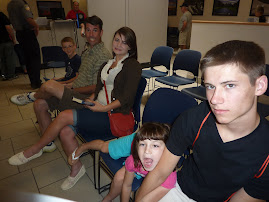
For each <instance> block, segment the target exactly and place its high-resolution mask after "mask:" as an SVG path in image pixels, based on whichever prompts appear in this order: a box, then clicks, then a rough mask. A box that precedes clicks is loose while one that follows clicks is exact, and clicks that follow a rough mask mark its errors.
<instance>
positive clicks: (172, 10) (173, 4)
mask: <svg viewBox="0 0 269 202" xmlns="http://www.w3.org/2000/svg"><path fill="white" fill-rule="evenodd" d="M171 15H177V0H169V4H168V16H171Z"/></svg>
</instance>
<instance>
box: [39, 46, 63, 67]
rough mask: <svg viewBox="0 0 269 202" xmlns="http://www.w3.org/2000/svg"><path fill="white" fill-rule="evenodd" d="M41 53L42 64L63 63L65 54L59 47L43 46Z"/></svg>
mask: <svg viewBox="0 0 269 202" xmlns="http://www.w3.org/2000/svg"><path fill="white" fill-rule="evenodd" d="M41 51H42V57H43V63H44V64H46V63H48V62H51V61H65V57H66V53H65V52H64V51H63V50H62V47H60V46H43V47H42V48H41Z"/></svg>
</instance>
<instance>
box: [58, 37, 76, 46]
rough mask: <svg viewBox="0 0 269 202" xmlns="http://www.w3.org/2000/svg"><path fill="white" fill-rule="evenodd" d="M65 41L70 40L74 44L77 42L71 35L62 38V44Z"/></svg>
mask: <svg viewBox="0 0 269 202" xmlns="http://www.w3.org/2000/svg"><path fill="white" fill-rule="evenodd" d="M65 42H70V43H72V44H75V42H74V40H73V39H72V38H71V37H69V36H67V37H64V38H63V39H62V40H61V44H62V45H63V43H65Z"/></svg>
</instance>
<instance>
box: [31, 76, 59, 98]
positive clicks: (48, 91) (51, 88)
mask: <svg viewBox="0 0 269 202" xmlns="http://www.w3.org/2000/svg"><path fill="white" fill-rule="evenodd" d="M63 92H64V85H63V84H60V83H59V82H57V81H54V80H49V81H47V82H46V83H44V84H43V85H42V86H41V87H40V88H39V89H38V91H37V92H36V93H35V95H34V97H35V98H36V99H48V98H50V97H52V96H54V97H57V98H58V99H62V97H63Z"/></svg>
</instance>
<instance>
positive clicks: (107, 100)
mask: <svg viewBox="0 0 269 202" xmlns="http://www.w3.org/2000/svg"><path fill="white" fill-rule="evenodd" d="M103 81H104V87H105V92H106V102H107V104H109V99H108V94H107V90H106V82H105V80H103Z"/></svg>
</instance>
